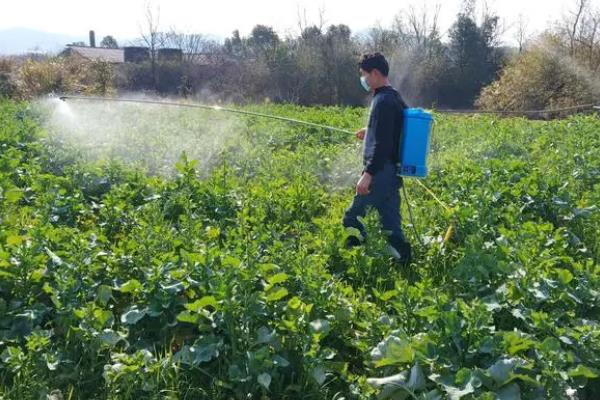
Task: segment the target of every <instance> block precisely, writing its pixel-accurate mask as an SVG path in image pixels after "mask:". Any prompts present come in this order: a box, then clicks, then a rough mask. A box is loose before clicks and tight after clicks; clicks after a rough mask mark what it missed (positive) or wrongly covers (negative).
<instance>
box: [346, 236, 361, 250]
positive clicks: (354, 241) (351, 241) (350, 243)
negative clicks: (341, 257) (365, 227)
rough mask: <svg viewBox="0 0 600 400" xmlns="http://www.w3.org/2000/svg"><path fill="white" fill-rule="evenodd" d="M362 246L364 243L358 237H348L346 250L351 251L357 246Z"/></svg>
mask: <svg viewBox="0 0 600 400" xmlns="http://www.w3.org/2000/svg"><path fill="white" fill-rule="evenodd" d="M360 245H362V242H361V241H360V239H359V238H357V237H356V236H348V237H347V238H346V248H347V249H351V248H353V247H356V246H360Z"/></svg>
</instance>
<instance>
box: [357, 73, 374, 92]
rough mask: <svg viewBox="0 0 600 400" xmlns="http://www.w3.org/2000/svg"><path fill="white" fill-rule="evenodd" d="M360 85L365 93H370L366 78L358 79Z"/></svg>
mask: <svg viewBox="0 0 600 400" xmlns="http://www.w3.org/2000/svg"><path fill="white" fill-rule="evenodd" d="M360 84H361V86H362V87H363V89H365V90H366V91H367V92H370V91H371V86H369V82H367V78H366V77H364V76H361V77H360Z"/></svg>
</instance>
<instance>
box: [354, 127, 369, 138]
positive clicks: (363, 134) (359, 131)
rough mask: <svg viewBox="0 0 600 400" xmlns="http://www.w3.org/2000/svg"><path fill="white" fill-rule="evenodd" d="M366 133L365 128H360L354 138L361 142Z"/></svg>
mask: <svg viewBox="0 0 600 400" xmlns="http://www.w3.org/2000/svg"><path fill="white" fill-rule="evenodd" d="M366 133H367V128H362V129H359V130H357V131H356V138H357V139H358V140H363V139H364V138H365V134H366Z"/></svg>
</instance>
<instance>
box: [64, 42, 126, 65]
mask: <svg viewBox="0 0 600 400" xmlns="http://www.w3.org/2000/svg"><path fill="white" fill-rule="evenodd" d="M68 49H69V51H70V53H71V54H72V55H78V56H81V57H83V58H87V59H88V60H92V61H104V62H109V63H122V62H125V52H124V50H123V49H109V48H106V47H87V46H86V47H83V46H68Z"/></svg>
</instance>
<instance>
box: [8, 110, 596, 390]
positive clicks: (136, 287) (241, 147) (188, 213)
mask: <svg viewBox="0 0 600 400" xmlns="http://www.w3.org/2000/svg"><path fill="white" fill-rule="evenodd" d="M77 107H78V108H76V111H77V112H79V113H80V114H82V115H89V116H90V118H86V121H87V123H88V124H89V125H83V126H79V127H78V128H77V129H76V130H73V132H70V133H69V134H68V135H64V134H63V133H62V132H61V131H60V129H58V128H60V126H61V125H60V123H54V122H56V121H54V122H53V123H52V124H49V123H48V120H49V119H51V117H49V115H48V113H49V112H52V111H51V110H50V111H49V110H47V109H41V110H40V109H39V108H38V107H32V106H29V105H28V104H17V103H14V102H8V101H3V102H0V316H1V317H0V355H1V357H0V398H3V399H46V398H48V399H53V400H58V399H242V398H243V399H268V398H270V399H301V398H302V399H337V400H341V399H372V398H382V399H386V398H389V399H429V400H433V399H446V398H448V399H466V400H468V399H486V400H492V399H502V400H509V399H569V398H571V399H580V400H584V399H585V400H592V399H598V398H599V396H600V379H599V378H598V376H599V374H600V372H599V370H598V366H600V325H599V323H600V266H599V264H600V263H599V261H600V209H599V207H600V119H598V117H597V116H579V117H572V118H569V119H566V120H560V121H551V122H541V121H528V120H525V119H501V118H496V117H480V116H477V117H468V116H457V117H454V116H451V117H449V116H443V115H436V120H437V124H436V128H435V132H434V139H433V143H432V154H431V158H430V162H431V170H432V172H431V174H430V176H429V177H428V178H427V179H426V180H424V183H425V184H426V185H427V186H428V187H430V188H431V189H432V190H433V191H434V192H435V193H436V194H437V195H438V196H439V197H440V198H441V200H442V201H444V202H445V203H447V204H448V205H449V206H450V207H451V209H450V210H445V209H444V208H442V207H441V206H440V205H439V204H438V203H437V202H436V201H435V200H434V199H433V198H432V197H431V196H430V195H429V194H428V193H427V192H425V191H424V189H423V188H422V187H420V186H418V185H417V184H416V183H415V182H413V181H411V180H405V186H406V189H407V192H408V194H409V199H410V203H411V204H412V210H413V214H414V222H415V225H416V229H417V232H418V233H419V235H420V236H421V238H422V241H423V245H421V244H419V241H418V240H417V238H416V237H415V231H414V230H413V229H412V228H411V227H410V225H409V220H408V218H406V217H407V215H408V213H407V211H408V210H407V209H406V201H405V200H406V199H404V198H403V206H402V207H403V216H404V227H405V230H406V233H407V236H408V237H409V239H410V240H411V242H412V243H413V245H414V252H415V257H414V262H413V263H412V264H411V265H410V266H399V265H396V264H395V263H394V261H393V260H392V259H390V258H389V257H388V256H387V255H386V253H385V236H384V235H383V233H381V232H380V231H379V228H378V224H377V218H376V215H375V214H374V213H370V214H369V215H368V216H367V226H368V230H369V233H370V239H369V242H368V244H367V245H366V246H365V247H362V248H358V249H354V250H346V249H344V248H343V242H344V238H345V234H346V233H345V232H344V230H343V228H342V227H341V218H342V214H343V212H344V209H345V207H347V206H348V205H349V203H350V201H351V198H352V195H353V185H354V183H355V179H356V178H357V177H358V172H359V171H360V153H359V150H360V147H359V146H360V143H357V141H356V140H355V139H354V138H353V137H352V136H349V135H344V134H342V133H331V132H328V131H324V130H319V129H316V128H306V127H302V126H292V125H286V124H283V123H281V122H277V121H270V120H265V119H257V118H247V117H240V118H237V117H236V118H229V117H227V118H225V117H219V116H215V115H214V113H213V114H211V113H210V112H204V111H202V112H200V111H196V110H190V109H187V110H186V109H166V108H164V107H161V108H151V107H150V108H141V107H140V106H133V105H122V106H111V107H112V108H110V109H109V110H103V112H105V113H106V116H107V117H106V120H100V121H98V120H95V121H94V120H93V118H91V116H92V115H96V114H94V110H93V109H89V108H88V109H86V108H85V107H84V106H83V105H80V106H77ZM246 109H250V110H255V111H260V112H264V113H270V114H277V115H283V116H289V117H293V118H298V119H303V120H306V121H311V122H316V123H324V124H327V125H334V126H338V127H342V128H346V129H350V130H354V129H355V128H359V127H361V126H363V125H364V122H365V119H366V114H367V110H366V109H362V108H360V109H351V108H334V107H329V108H303V107H297V106H281V105H260V106H258V105H257V106H248V107H247V108H246ZM86 113H87V114H86ZM59 122H60V121H59ZM117 122H118V123H117ZM103 123H104V124H105V127H103ZM86 129H89V130H90V132H92V130H93V133H90V135H89V136H86ZM104 129H105V130H106V131H107V132H110V135H107V136H106V138H103V137H102V135H101V132H103V130H104ZM78 135H80V136H78ZM181 135H185V136H181ZM182 143H183V145H182ZM182 149H187V155H186V156H182V157H179V155H180V150H182ZM194 160H197V161H194ZM450 225H453V226H454V234H453V235H452V237H451V238H450V240H449V241H444V240H443V238H444V235H445V233H446V231H447V228H448V227H449V226H450ZM381 378H386V379H381Z"/></svg>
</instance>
